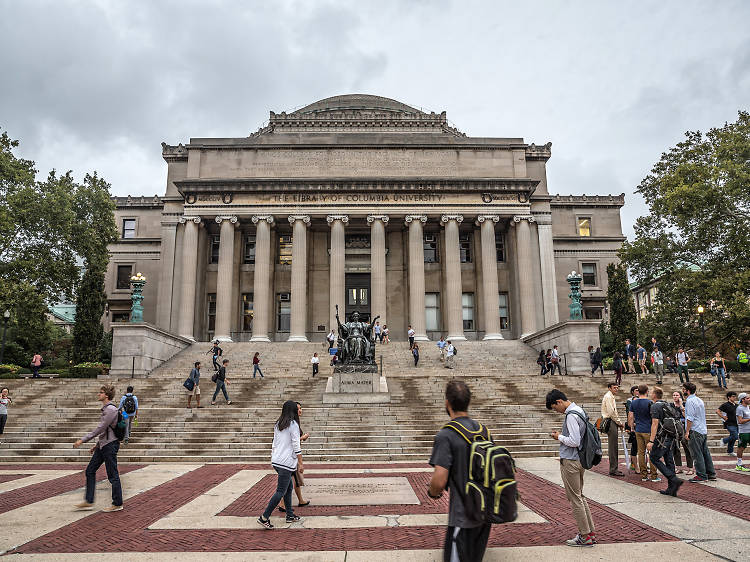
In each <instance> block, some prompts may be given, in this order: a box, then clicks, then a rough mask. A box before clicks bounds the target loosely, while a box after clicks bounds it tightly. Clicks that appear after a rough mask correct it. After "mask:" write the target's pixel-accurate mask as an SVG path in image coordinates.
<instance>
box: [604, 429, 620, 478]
mask: <svg viewBox="0 0 750 562" xmlns="http://www.w3.org/2000/svg"><path fill="white" fill-rule="evenodd" d="M617 430H618V427H617V424H616V423H615V420H613V419H610V420H609V431H608V432H607V446H608V448H609V450H608V452H607V454H608V455H609V473H610V474H614V473H615V472H617V471H618V470H619V469H620V468H619V466H618V465H619V464H620V463H619V461H620V459H619V456H618V455H619V452H620V443H619V441H618V437H619V435H618V432H617Z"/></svg>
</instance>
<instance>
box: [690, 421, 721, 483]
mask: <svg viewBox="0 0 750 562" xmlns="http://www.w3.org/2000/svg"><path fill="white" fill-rule="evenodd" d="M688 444H689V445H690V454H691V455H692V456H693V466H694V467H695V474H696V475H697V476H700V477H701V478H709V477H710V478H715V477H716V470H715V469H714V461H713V459H712V458H711V453H710V452H709V450H708V436H706V435H703V434H702V433H698V432H697V431H691V432H690V438H689V439H688Z"/></svg>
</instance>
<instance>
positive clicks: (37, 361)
mask: <svg viewBox="0 0 750 562" xmlns="http://www.w3.org/2000/svg"><path fill="white" fill-rule="evenodd" d="M27 357H28V355H27ZM41 368H42V356H41V355H39V354H38V353H35V354H34V357H32V358H31V370H32V371H33V373H34V374H33V375H32V378H35V379H38V378H39V369H41Z"/></svg>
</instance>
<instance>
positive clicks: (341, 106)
mask: <svg viewBox="0 0 750 562" xmlns="http://www.w3.org/2000/svg"><path fill="white" fill-rule="evenodd" d="M347 110H375V111H387V112H392V113H406V114H419V113H423V112H422V111H420V110H418V109H416V108H414V107H411V106H410V105H406V104H405V103H401V102H400V101H396V100H393V99H391V98H384V97H382V96H371V95H368V94H346V95H343V96H333V97H330V98H325V99H322V100H319V101H316V102H315V103H311V104H310V105H306V106H305V107H303V108H301V109H298V110H296V111H294V112H292V114H293V115H315V114H319V113H328V112H334V111H347Z"/></svg>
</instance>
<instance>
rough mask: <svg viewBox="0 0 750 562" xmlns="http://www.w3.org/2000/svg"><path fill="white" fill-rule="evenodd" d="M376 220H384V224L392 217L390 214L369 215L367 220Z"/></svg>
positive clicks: (370, 221)
mask: <svg viewBox="0 0 750 562" xmlns="http://www.w3.org/2000/svg"><path fill="white" fill-rule="evenodd" d="M376 220H379V221H383V224H388V221H389V220H391V217H389V216H388V215H367V222H368V223H369V224H372V223H374V222H375V221H376Z"/></svg>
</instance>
